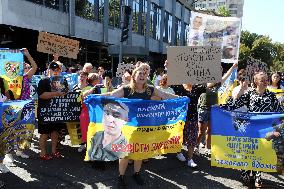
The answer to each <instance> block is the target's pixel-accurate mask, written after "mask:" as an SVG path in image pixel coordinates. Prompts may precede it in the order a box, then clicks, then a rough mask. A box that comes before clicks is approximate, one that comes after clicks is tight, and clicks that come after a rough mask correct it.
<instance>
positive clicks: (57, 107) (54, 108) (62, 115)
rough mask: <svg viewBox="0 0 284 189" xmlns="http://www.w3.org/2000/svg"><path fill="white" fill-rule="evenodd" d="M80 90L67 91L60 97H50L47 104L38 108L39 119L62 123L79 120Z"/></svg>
mask: <svg viewBox="0 0 284 189" xmlns="http://www.w3.org/2000/svg"><path fill="white" fill-rule="evenodd" d="M80 94H81V93H80V92H69V93H67V94H66V95H64V96H62V97H56V98H52V99H51V100H50V101H49V104H47V106H45V107H40V108H39V111H40V112H39V115H40V116H39V121H40V122H45V123H46V122H52V123H55V122H56V123H64V122H79V120H80V119H79V117H80V113H81V106H82V104H81V102H80V100H78V99H80Z"/></svg>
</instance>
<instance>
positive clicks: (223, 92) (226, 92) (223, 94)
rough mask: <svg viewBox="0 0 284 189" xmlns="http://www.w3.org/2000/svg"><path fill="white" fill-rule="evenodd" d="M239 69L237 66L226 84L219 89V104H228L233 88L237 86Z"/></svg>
mask: <svg viewBox="0 0 284 189" xmlns="http://www.w3.org/2000/svg"><path fill="white" fill-rule="evenodd" d="M237 70H238V68H235V69H234V70H233V71H232V73H231V74H230V76H229V77H228V78H227V79H226V81H225V82H224V84H223V85H222V86H221V87H220V88H219V89H218V104H226V102H227V100H228V99H229V97H231V96H232V92H233V89H234V88H235V87H236V86H237V82H236V79H237Z"/></svg>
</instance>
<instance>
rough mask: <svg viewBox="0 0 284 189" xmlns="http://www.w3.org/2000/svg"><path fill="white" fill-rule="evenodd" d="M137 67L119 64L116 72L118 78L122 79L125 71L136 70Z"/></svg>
mask: <svg viewBox="0 0 284 189" xmlns="http://www.w3.org/2000/svg"><path fill="white" fill-rule="evenodd" d="M134 68H135V66H134V65H133V64H125V63H119V64H118V67H117V71H116V77H122V75H123V72H124V70H127V69H128V70H130V71H132V70H134Z"/></svg>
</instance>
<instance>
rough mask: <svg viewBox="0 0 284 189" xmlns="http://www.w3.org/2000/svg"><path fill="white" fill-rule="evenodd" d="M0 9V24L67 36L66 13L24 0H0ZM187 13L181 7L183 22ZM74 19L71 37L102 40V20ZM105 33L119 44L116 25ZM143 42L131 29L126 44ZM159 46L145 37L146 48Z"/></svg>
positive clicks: (155, 49) (154, 49) (153, 49)
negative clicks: (183, 12)
mask: <svg viewBox="0 0 284 189" xmlns="http://www.w3.org/2000/svg"><path fill="white" fill-rule="evenodd" d="M151 2H153V3H156V4H158V5H159V0H151ZM172 3H173V1H172V0H171V1H165V10H166V11H168V12H170V13H171V12H172ZM148 8H150V7H148ZM176 9H177V12H176V13H175V14H174V15H176V16H177V17H178V18H181V6H179V5H177V6H176ZM0 11H1V12H0V24H5V25H11V26H17V27H21V28H27V29H32V30H38V31H46V32H50V33H55V34H59V35H64V36H69V14H68V13H64V12H60V11H58V10H54V9H51V8H47V7H44V6H42V5H38V4H35V3H32V2H29V1H24V0H0ZM171 14H172V13H171ZM188 17H189V16H188V11H185V21H186V22H188V21H187V19H188ZM74 22H75V24H74V25H75V36H74V37H76V38H82V39H87V40H92V41H97V42H103V38H104V35H103V28H104V27H103V26H104V25H103V23H99V22H95V21H91V20H87V19H83V18H81V17H78V16H75V20H74ZM157 32H158V31H157ZM107 34H108V35H107V39H108V40H107V43H108V44H119V41H120V35H121V31H120V29H118V28H112V27H109V29H108V32H107ZM146 44H147V43H146V37H145V36H143V35H139V34H136V33H132V44H129V45H133V46H138V47H144V48H148V47H147V46H146ZM161 47H162V48H159V41H157V40H154V39H152V38H150V39H149V51H151V52H157V53H163V54H165V53H166V51H165V45H164V44H163V45H162V46H161ZM159 49H161V51H162V52H160V50H159Z"/></svg>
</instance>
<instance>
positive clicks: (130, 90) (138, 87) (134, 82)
mask: <svg viewBox="0 0 284 189" xmlns="http://www.w3.org/2000/svg"><path fill="white" fill-rule="evenodd" d="M149 72H150V66H149V65H148V64H145V63H142V64H141V65H140V66H139V67H138V68H136V69H135V70H133V73H132V76H131V81H130V84H129V85H126V86H122V87H120V88H118V89H116V90H115V91H113V92H110V93H105V94H102V95H104V96H112V97H117V98H130V99H143V100H150V99H151V97H153V96H157V97H159V98H161V99H162V100H164V99H171V98H177V97H178V96H177V95H173V94H169V93H165V92H162V91H160V90H158V89H157V88H155V87H154V86H151V85H148V84H147V78H148V76H149ZM128 161H129V159H128V158H124V159H120V160H119V180H118V185H119V188H126V183H125V179H124V175H125V171H126V169H127V166H128ZM141 165H142V160H135V161H134V173H135V174H134V175H133V178H134V180H135V181H136V183H137V184H139V185H143V184H144V180H143V179H142V178H141V176H140V174H139V172H140V169H141Z"/></svg>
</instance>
